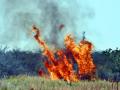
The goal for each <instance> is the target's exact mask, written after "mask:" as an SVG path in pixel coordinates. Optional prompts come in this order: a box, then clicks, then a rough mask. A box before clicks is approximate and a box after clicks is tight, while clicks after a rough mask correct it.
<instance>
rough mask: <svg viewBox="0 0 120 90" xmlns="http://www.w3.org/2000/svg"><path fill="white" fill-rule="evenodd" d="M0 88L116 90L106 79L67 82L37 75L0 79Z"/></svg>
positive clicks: (16, 89) (13, 89) (6, 89)
mask: <svg viewBox="0 0 120 90" xmlns="http://www.w3.org/2000/svg"><path fill="white" fill-rule="evenodd" d="M0 90H117V86H116V83H111V82H108V81H102V80H96V81H80V82H77V83H71V84H69V83H67V82H64V81H62V80H58V81H52V80H50V79H45V78H40V77H37V76H34V77H33V76H24V75H23V76H16V77H10V78H7V79H1V80H0ZM119 90H120V83H119Z"/></svg>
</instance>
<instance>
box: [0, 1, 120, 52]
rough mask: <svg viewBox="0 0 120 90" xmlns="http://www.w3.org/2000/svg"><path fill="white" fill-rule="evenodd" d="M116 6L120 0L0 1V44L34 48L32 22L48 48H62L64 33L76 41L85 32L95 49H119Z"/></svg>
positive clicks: (118, 21) (35, 45)
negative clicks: (60, 28)
mask: <svg viewBox="0 0 120 90" xmlns="http://www.w3.org/2000/svg"><path fill="white" fill-rule="evenodd" d="M119 8H120V0H59V1H58V0H11V1H10V0H0V47H5V46H7V47H8V48H10V49H17V48H19V49H20V50H31V51H34V50H37V49H38V48H39V46H38V44H37V43H36V41H35V40H34V38H33V34H32V33H31V27H32V25H33V24H35V25H36V26H37V27H39V28H41V29H42V30H41V33H42V38H43V39H44V40H45V41H46V42H47V43H48V45H50V46H51V47H52V46H55V47H57V48H62V47H63V40H64V36H65V35H66V34H68V33H72V34H73V35H74V36H75V38H76V41H79V40H80V39H81V38H82V32H83V31H85V32H86V38H87V40H89V41H91V42H92V43H93V45H94V49H95V50H105V49H108V48H112V49H115V48H116V47H118V48H120V39H119V33H120V25H119V24H120V10H119ZM61 23H62V24H64V25H65V28H64V29H63V31H59V30H58V28H57V27H58V26H59V25H60V24H61Z"/></svg>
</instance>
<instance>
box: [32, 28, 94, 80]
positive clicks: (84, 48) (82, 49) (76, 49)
mask: <svg viewBox="0 0 120 90" xmlns="http://www.w3.org/2000/svg"><path fill="white" fill-rule="evenodd" d="M32 31H33V32H35V33H36V34H35V36H34V38H35V39H36V41H37V42H38V43H39V45H40V46H42V47H43V49H44V51H43V54H44V55H45V56H46V57H47V58H48V59H47V61H45V62H44V65H45V67H46V68H47V70H48V72H49V74H50V77H51V79H52V80H57V79H64V80H65V81H67V82H71V81H72V82H76V81H79V79H82V78H84V77H87V78H89V79H91V78H92V76H94V74H95V70H96V68H95V65H94V63H93V59H92V56H91V51H92V47H93V45H92V43H90V42H89V41H86V40H82V41H80V43H79V44H78V45H77V44H75V42H74V39H73V38H72V37H71V35H67V36H66V37H65V40H64V43H65V46H66V50H68V51H69V52H71V53H72V55H73V57H74V59H75V61H76V62H77V65H78V72H76V71H75V70H74V69H73V63H72V59H71V58H68V57H67V56H66V54H65V52H64V51H63V50H58V51H57V52H56V54H57V56H58V58H57V59H56V58H55V56H54V53H53V52H52V51H51V50H50V49H49V48H48V46H47V44H46V43H45V42H44V41H43V40H42V39H41V37H40V32H39V29H38V28H36V27H35V26H33V28H32Z"/></svg>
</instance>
